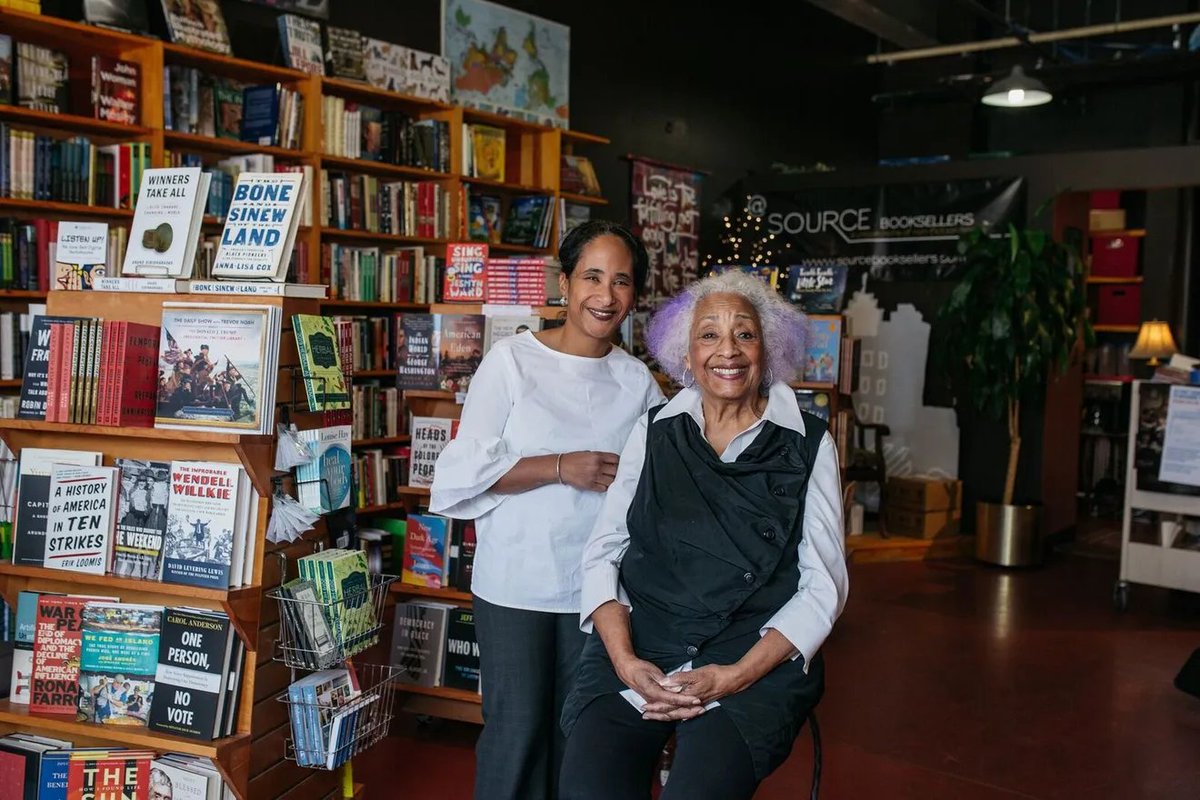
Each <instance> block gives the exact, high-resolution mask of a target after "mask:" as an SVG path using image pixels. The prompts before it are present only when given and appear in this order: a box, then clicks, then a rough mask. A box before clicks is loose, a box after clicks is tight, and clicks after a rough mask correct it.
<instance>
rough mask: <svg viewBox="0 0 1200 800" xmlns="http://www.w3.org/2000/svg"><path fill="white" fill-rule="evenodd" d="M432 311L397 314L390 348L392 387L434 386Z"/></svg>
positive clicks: (434, 358) (434, 351)
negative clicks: (392, 355) (393, 372)
mask: <svg viewBox="0 0 1200 800" xmlns="http://www.w3.org/2000/svg"><path fill="white" fill-rule="evenodd" d="M434 319H435V318H434V315H433V314H397V315H396V325H395V331H396V334H395V337H396V341H395V343H394V346H393V348H394V352H395V357H396V387H397V388H399V389H436V388H438V364H437V362H438V350H437V347H436V345H435V340H434V337H435V327H434Z"/></svg>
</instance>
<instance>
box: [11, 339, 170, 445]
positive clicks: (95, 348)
mask: <svg viewBox="0 0 1200 800" xmlns="http://www.w3.org/2000/svg"><path fill="white" fill-rule="evenodd" d="M47 328H49V333H48V334H47V333H46V329H47ZM33 336H34V339H35V341H38V342H41V341H45V342H46V345H47V348H48V350H49V353H48V361H47V370H46V397H47V403H46V417H45V419H46V422H73V423H80V424H85V425H97V424H98V425H113V426H117V427H125V426H132V427H144V428H149V427H153V426H154V398H155V394H156V392H157V389H158V339H159V329H158V328H157V327H156V326H154V325H141V324H139V323H136V322H125V321H123V320H122V321H117V320H108V321H105V320H101V319H96V318H94V317H84V318H66V317H38V318H37V320H36V326H35V327H34V329H33Z"/></svg>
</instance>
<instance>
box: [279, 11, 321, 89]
mask: <svg viewBox="0 0 1200 800" xmlns="http://www.w3.org/2000/svg"><path fill="white" fill-rule="evenodd" d="M278 22H279V35H280V38H281V39H282V40H283V52H284V61H285V63H286V64H287V65H288V66H289V67H291V68H292V69H298V70H300V71H301V72H307V73H309V74H311V75H324V74H325V53H324V51H323V50H322V49H321V24H320V23H319V22H317V21H316V20H313V19H307V18H305V17H301V16H297V15H296V14H280V15H279V20H278Z"/></svg>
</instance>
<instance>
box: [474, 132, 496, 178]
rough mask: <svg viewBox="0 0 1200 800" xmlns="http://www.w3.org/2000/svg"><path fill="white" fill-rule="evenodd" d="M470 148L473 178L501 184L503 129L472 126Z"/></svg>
mask: <svg viewBox="0 0 1200 800" xmlns="http://www.w3.org/2000/svg"><path fill="white" fill-rule="evenodd" d="M471 148H472V155H473V156H474V164H475V177H477V178H486V179H487V180H491V181H499V182H501V183H503V182H504V129H503V128H496V127H493V126H491V125H472V126H471Z"/></svg>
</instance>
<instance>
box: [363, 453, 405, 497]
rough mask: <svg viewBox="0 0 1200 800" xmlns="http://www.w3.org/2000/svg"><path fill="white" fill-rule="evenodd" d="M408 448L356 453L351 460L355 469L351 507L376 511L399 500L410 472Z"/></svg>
mask: <svg viewBox="0 0 1200 800" xmlns="http://www.w3.org/2000/svg"><path fill="white" fill-rule="evenodd" d="M406 450H407V448H401V449H400V451H399V452H396V453H389V452H384V451H383V450H381V449H378V448H368V449H365V450H358V451H356V452H355V453H354V455H353V457H352V458H351V469H353V470H354V492H355V496H354V507H355V508H376V507H379V506H386V505H392V504H394V503H399V502H400V500H401V495H400V487H401V486H403V485H405V483H406V480H407V478H408V472H409V466H408V465H409V457H408V454H407V452H406Z"/></svg>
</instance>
